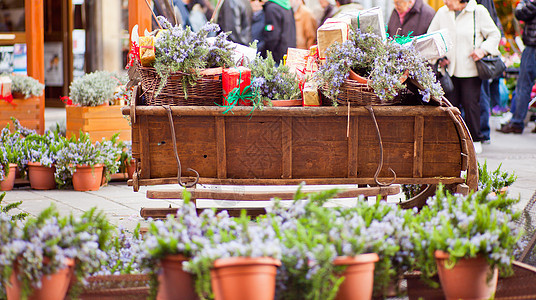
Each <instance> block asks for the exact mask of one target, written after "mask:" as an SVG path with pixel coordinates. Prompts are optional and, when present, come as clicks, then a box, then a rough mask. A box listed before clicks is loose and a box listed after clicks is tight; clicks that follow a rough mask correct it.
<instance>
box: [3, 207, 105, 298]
mask: <svg viewBox="0 0 536 300" xmlns="http://www.w3.org/2000/svg"><path fill="white" fill-rule="evenodd" d="M112 228H113V227H112V226H111V225H110V224H109V223H108V222H107V220H106V219H105V217H104V215H103V214H102V213H100V212H97V211H96V209H91V210H89V211H87V212H85V213H84V214H83V215H82V216H80V217H74V216H72V215H71V216H68V217H60V216H59V213H58V211H57V210H56V208H55V207H54V206H51V207H49V208H47V209H45V210H43V211H42V212H41V213H40V214H39V215H38V216H37V217H36V218H28V219H27V220H26V221H25V222H22V221H20V220H12V219H11V218H10V217H9V216H7V215H6V214H5V213H3V212H0V230H1V232H2V237H1V238H0V247H1V248H2V252H1V253H0V279H1V281H2V284H6V283H7V282H8V281H9V278H10V276H11V274H12V272H13V271H14V270H15V268H14V266H15V265H16V270H18V273H17V274H18V279H19V280H21V282H22V285H23V288H22V293H23V296H27V295H28V294H29V293H30V292H31V290H32V288H33V287H40V284H41V278H42V277H43V276H45V275H48V274H52V273H55V272H56V271H58V270H60V269H63V268H64V267H65V259H66V258H70V259H76V264H75V275H76V276H77V278H78V279H79V280H82V281H83V279H84V277H85V276H87V275H88V274H89V273H90V272H91V271H93V270H96V269H98V268H100V262H101V259H103V258H104V257H105V251H106V250H107V247H108V246H107V243H106V241H107V240H108V238H109V236H110V234H111V232H112Z"/></svg>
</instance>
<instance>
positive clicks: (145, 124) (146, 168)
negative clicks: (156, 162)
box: [139, 116, 169, 178]
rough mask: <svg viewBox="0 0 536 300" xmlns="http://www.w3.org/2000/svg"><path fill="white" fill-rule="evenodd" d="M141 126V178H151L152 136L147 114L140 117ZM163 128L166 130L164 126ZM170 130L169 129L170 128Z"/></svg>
mask: <svg viewBox="0 0 536 300" xmlns="http://www.w3.org/2000/svg"><path fill="white" fill-rule="evenodd" d="M139 121H140V122H139V126H140V131H139V132H140V161H141V162H142V164H141V176H140V178H151V160H150V156H149V155H150V154H151V152H150V151H151V148H150V144H149V143H150V141H151V139H150V136H149V121H148V117H147V116H140V117H139ZM162 130H164V129H163V128H162ZM168 130H169V129H168Z"/></svg>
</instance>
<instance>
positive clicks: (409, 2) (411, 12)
mask: <svg viewBox="0 0 536 300" xmlns="http://www.w3.org/2000/svg"><path fill="white" fill-rule="evenodd" d="M394 4H395V8H394V9H393V12H392V13H391V18H390V19H389V22H388V23H387V34H389V36H390V37H393V36H395V35H404V36H407V35H408V33H410V32H412V34H411V35H412V36H418V35H423V34H425V33H426V31H427V30H428V27H429V26H430V22H432V19H433V18H434V15H435V13H436V12H435V10H434V9H433V8H432V7H431V6H430V5H428V4H427V3H424V2H423V0H394Z"/></svg>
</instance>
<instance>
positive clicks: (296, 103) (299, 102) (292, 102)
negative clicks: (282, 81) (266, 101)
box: [271, 99, 303, 107]
mask: <svg viewBox="0 0 536 300" xmlns="http://www.w3.org/2000/svg"><path fill="white" fill-rule="evenodd" d="M271 102H272V106H274V107H288V106H302V105H303V100H302V99H297V100H271Z"/></svg>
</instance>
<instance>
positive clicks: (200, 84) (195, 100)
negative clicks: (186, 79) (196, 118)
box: [138, 66, 223, 106]
mask: <svg viewBox="0 0 536 300" xmlns="http://www.w3.org/2000/svg"><path fill="white" fill-rule="evenodd" d="M138 70H139V72H140V75H141V86H142V88H143V95H144V96H145V102H144V103H145V105H177V106H188V105H194V106H211V105H216V104H219V105H221V104H222V100H223V89H222V83H221V76H217V79H215V77H214V75H210V76H203V77H201V78H199V79H198V80H197V84H196V85H194V86H188V88H187V89H186V93H187V95H185V94H184V89H183V86H182V77H183V76H184V75H185V73H182V72H176V73H171V74H170V75H169V77H168V80H167V83H166V85H164V87H163V88H162V90H161V91H160V93H159V94H158V95H157V96H156V97H155V94H156V91H157V90H158V87H159V86H160V81H161V78H160V76H159V75H158V73H156V69H155V68H153V67H142V66H138Z"/></svg>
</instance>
